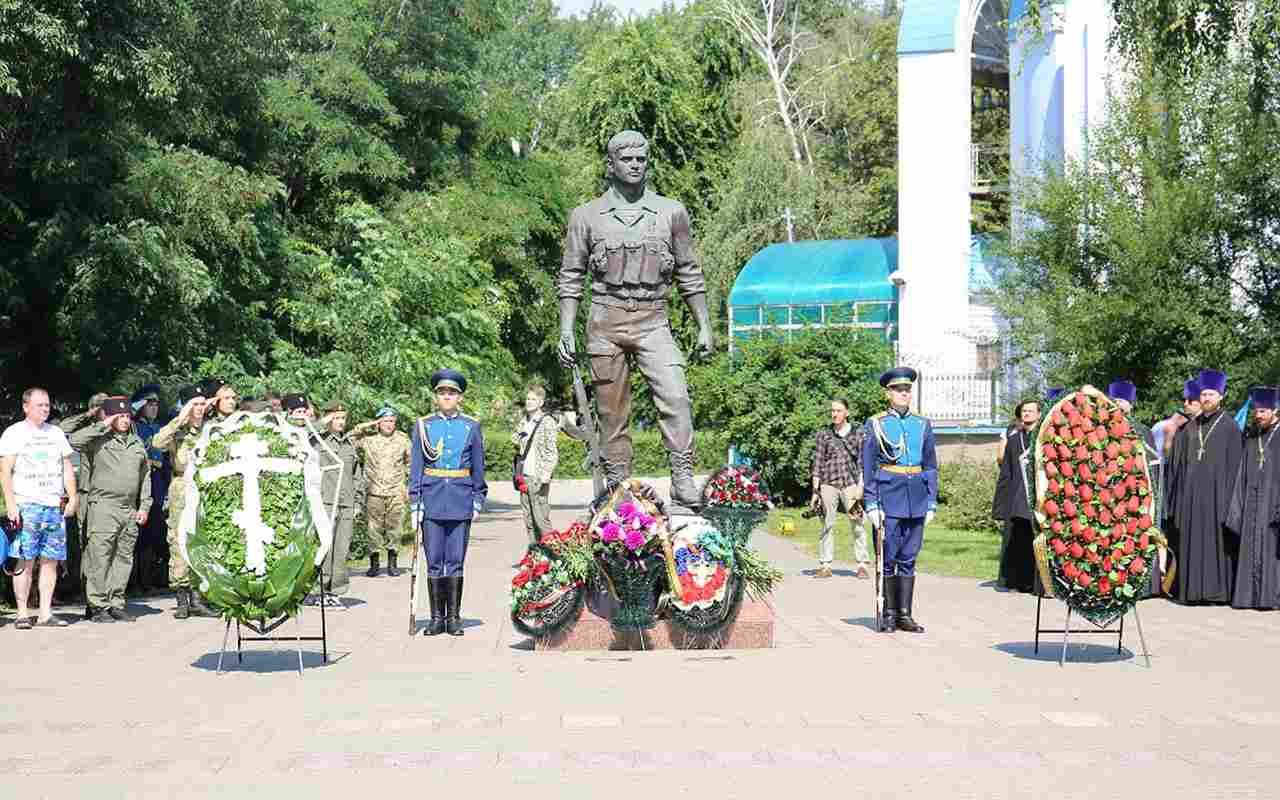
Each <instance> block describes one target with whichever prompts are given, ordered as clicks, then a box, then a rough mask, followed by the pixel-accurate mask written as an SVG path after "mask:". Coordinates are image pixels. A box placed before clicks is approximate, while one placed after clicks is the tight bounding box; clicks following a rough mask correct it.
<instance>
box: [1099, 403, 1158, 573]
mask: <svg viewBox="0 0 1280 800" xmlns="http://www.w3.org/2000/svg"><path fill="white" fill-rule="evenodd" d="M1107 396H1108V397H1110V398H1111V401H1112V402H1114V403H1115V404H1116V406H1118V407H1119V408H1120V410H1121V411H1123V412H1124V415H1125V418H1126V419H1127V420H1128V421H1129V425H1130V427H1132V428H1133V430H1134V432H1135V433H1137V434H1138V436H1140V437H1141V438H1142V448H1143V452H1144V453H1145V454H1146V457H1147V471H1148V473H1150V475H1151V497H1152V499H1151V508H1152V512H1151V518H1152V521H1153V522H1154V523H1155V526H1156V527H1157V528H1160V529H1161V530H1163V528H1162V527H1161V523H1162V522H1163V514H1161V510H1162V508H1163V506H1164V502H1163V499H1162V498H1163V497H1164V458H1163V456H1164V453H1163V452H1162V451H1161V450H1160V448H1159V447H1157V446H1156V437H1155V433H1154V432H1153V431H1152V430H1151V428H1149V427H1147V426H1146V425H1144V424H1143V423H1141V422H1139V421H1138V420H1136V419H1134V416H1133V407H1134V406H1135V405H1137V404H1138V387H1137V386H1135V385H1134V383H1133V381H1128V380H1117V381H1112V382H1111V385H1110V386H1108V387H1107ZM1167 566H1168V553H1167V552H1166V549H1165V548H1163V547H1161V548H1160V555H1159V557H1158V558H1157V559H1156V562H1155V563H1154V564H1152V565H1151V581H1150V583H1149V584H1148V587H1147V591H1146V593H1145V594H1144V596H1146V597H1151V596H1157V595H1161V594H1163V593H1164V592H1163V591H1162V586H1163V584H1164V579H1165V572H1166V569H1167Z"/></svg>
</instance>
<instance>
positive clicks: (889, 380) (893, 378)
mask: <svg viewBox="0 0 1280 800" xmlns="http://www.w3.org/2000/svg"><path fill="white" fill-rule="evenodd" d="M919 377H920V373H918V372H916V371H915V370H914V369H912V368H911V367H894V368H893V369H891V370H888V371H887V372H885V373H884V374H883V375H881V376H880V385H881V386H883V387H885V388H886V389H887V388H889V387H890V386H900V385H902V384H904V383H905V384H907V385H911V384H913V383H915V382H916V379H917V378H919Z"/></svg>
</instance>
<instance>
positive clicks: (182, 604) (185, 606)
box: [173, 586, 191, 619]
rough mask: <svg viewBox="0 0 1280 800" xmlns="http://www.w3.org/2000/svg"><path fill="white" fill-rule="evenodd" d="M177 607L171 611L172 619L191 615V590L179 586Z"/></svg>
mask: <svg viewBox="0 0 1280 800" xmlns="http://www.w3.org/2000/svg"><path fill="white" fill-rule="evenodd" d="M177 592H178V609H177V610H176V611H174V612H173V618H174V619H186V618H187V617H190V616H191V590H190V589H184V588H183V587H181V586H179V587H178V589H177Z"/></svg>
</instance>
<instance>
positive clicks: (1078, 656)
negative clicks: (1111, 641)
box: [992, 638, 1134, 664]
mask: <svg viewBox="0 0 1280 800" xmlns="http://www.w3.org/2000/svg"><path fill="white" fill-rule="evenodd" d="M992 646H993V647H994V648H995V649H996V650H999V651H1000V652H1001V653H1008V654H1009V655H1011V656H1014V657H1015V658H1022V659H1026V660H1028V661H1054V662H1056V661H1057V660H1058V659H1060V658H1061V657H1062V639H1061V638H1054V639H1049V640H1045V639H1041V640H1040V652H1039V653H1037V652H1035V642H1003V643H1001V644H997V645H992ZM1133 657H1134V654H1133V652H1132V651H1131V650H1129V648H1127V647H1125V648H1123V649H1121V650H1120V652H1116V648H1115V645H1105V644H1092V643H1089V642H1077V641H1074V640H1072V641H1068V643H1067V663H1068V664H1071V663H1084V664H1107V663H1110V662H1113V661H1130V660H1132V659H1133Z"/></svg>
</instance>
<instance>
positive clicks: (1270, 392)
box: [1249, 386, 1280, 411]
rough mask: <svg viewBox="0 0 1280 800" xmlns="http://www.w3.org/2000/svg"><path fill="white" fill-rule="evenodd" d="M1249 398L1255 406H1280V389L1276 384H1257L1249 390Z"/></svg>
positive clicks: (1271, 407) (1274, 407)
mask: <svg viewBox="0 0 1280 800" xmlns="http://www.w3.org/2000/svg"><path fill="white" fill-rule="evenodd" d="M1249 400H1250V401H1252V402H1253V407H1254V408H1270V409H1272V410H1273V411H1274V410H1275V409H1276V408H1280V389H1278V388H1276V387H1275V386H1255V387H1253V388H1252V389H1250V390H1249Z"/></svg>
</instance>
